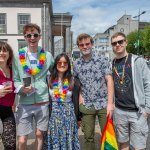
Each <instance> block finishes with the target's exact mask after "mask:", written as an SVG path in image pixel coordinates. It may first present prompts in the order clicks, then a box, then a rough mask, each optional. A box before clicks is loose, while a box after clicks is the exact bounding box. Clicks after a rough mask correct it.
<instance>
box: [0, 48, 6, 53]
mask: <svg viewBox="0 0 150 150" xmlns="http://www.w3.org/2000/svg"><path fill="white" fill-rule="evenodd" d="M1 52H3V53H7V52H8V50H7V49H0V53H1Z"/></svg>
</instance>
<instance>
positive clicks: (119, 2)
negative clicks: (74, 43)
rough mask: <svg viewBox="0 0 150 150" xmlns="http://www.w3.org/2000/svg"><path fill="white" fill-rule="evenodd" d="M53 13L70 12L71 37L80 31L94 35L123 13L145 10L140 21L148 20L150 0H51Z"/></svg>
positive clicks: (101, 31)
mask: <svg viewBox="0 0 150 150" xmlns="http://www.w3.org/2000/svg"><path fill="white" fill-rule="evenodd" d="M52 5H53V13H66V12H70V14H71V15H72V16H73V18H72V23H71V31H73V39H74V40H75V39H76V37H77V36H78V35H79V34H80V33H88V34H90V35H91V36H94V35H95V34H96V33H103V32H105V30H107V29H108V28H109V27H111V26H113V25H115V24H117V20H119V19H120V18H121V17H122V16H123V15H124V14H126V15H132V17H134V16H137V15H138V14H139V11H140V12H142V11H146V13H145V14H143V15H141V16H140V21H148V22H150V0H52Z"/></svg>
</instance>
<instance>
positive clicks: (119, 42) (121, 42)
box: [111, 39, 125, 46]
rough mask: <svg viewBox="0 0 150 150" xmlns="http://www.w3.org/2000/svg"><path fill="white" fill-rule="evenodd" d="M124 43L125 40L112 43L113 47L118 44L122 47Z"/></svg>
mask: <svg viewBox="0 0 150 150" xmlns="http://www.w3.org/2000/svg"><path fill="white" fill-rule="evenodd" d="M124 41H125V40H124V39H123V40H119V41H116V42H112V43H111V45H112V46H116V45H117V44H119V45H122V44H123V42H124Z"/></svg>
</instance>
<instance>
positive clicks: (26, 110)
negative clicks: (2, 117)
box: [16, 104, 49, 136]
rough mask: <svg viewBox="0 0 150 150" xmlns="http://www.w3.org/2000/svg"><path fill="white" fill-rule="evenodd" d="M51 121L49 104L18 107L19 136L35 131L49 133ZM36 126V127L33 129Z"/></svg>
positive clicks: (20, 105)
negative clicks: (49, 121)
mask: <svg viewBox="0 0 150 150" xmlns="http://www.w3.org/2000/svg"><path fill="white" fill-rule="evenodd" d="M48 120H49V107H48V104H43V105H22V104H19V105H18V109H17V112H16V124H17V135H18V136H23V135H28V134H30V133H31V132H32V131H33V129H36V128H37V129H39V130H41V131H47V128H48ZM33 126H35V127H33Z"/></svg>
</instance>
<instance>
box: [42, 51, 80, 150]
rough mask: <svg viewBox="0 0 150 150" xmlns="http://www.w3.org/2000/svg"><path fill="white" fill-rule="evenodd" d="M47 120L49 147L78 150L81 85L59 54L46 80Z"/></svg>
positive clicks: (64, 56) (66, 57) (64, 57)
mask: <svg viewBox="0 0 150 150" xmlns="http://www.w3.org/2000/svg"><path fill="white" fill-rule="evenodd" d="M49 92H50V97H51V98H50V99H51V102H50V104H51V105H52V106H51V107H50V110H51V111H50V119H49V125H48V132H47V144H46V145H47V148H46V147H45V149H48V150H56V149H57V150H58V149H59V150H80V144H79V138H78V127H77V121H78V120H80V115H79V111H78V110H79V92H80V84H79V81H77V79H74V78H73V76H72V74H71V64H70V60H69V57H68V56H67V54H65V53H61V54H59V55H58V56H57V57H56V59H55V63H54V66H53V71H52V73H51V76H50V79H49Z"/></svg>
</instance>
